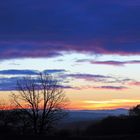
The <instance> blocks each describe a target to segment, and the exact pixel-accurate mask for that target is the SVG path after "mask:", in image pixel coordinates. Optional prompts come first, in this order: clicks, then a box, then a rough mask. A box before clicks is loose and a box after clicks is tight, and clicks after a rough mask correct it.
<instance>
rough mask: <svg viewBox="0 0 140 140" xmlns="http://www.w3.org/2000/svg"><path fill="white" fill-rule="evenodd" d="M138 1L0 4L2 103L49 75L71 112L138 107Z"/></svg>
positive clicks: (27, 0)
mask: <svg viewBox="0 0 140 140" xmlns="http://www.w3.org/2000/svg"><path fill="white" fill-rule="evenodd" d="M139 18H140V1H139V0H133V1H132V0H123V1H121V0H59V1H58V0H24V1H22V0H12V1H11V0H6V1H2V0H0V98H1V99H4V100H8V99H9V95H10V94H11V91H12V92H17V91H15V87H16V81H17V80H19V79H20V78H22V77H24V76H26V75H31V76H34V75H37V74H38V73H40V72H47V73H49V74H52V75H53V76H55V77H56V78H57V79H59V80H60V81H61V83H62V85H63V87H64V91H65V94H66V96H67V97H68V98H69V99H70V104H69V106H68V108H69V109H78V110H79V109H89V110H90V109H115V108H130V107H132V106H134V105H136V104H139V103H140V74H139V71H140V26H139V25H140V19H139Z"/></svg>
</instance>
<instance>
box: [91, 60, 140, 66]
mask: <svg viewBox="0 0 140 140" xmlns="http://www.w3.org/2000/svg"><path fill="white" fill-rule="evenodd" d="M90 63H91V64H99V65H113V66H124V65H126V64H140V61H139V60H132V61H90Z"/></svg>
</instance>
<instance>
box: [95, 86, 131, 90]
mask: <svg viewBox="0 0 140 140" xmlns="http://www.w3.org/2000/svg"><path fill="white" fill-rule="evenodd" d="M94 88H96V89H107V90H124V89H128V88H127V87H124V86H99V87H94Z"/></svg>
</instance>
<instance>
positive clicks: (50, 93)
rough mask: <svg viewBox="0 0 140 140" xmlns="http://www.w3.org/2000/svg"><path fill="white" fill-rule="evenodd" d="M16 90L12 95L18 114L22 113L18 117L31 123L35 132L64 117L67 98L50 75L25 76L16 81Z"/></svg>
mask: <svg viewBox="0 0 140 140" xmlns="http://www.w3.org/2000/svg"><path fill="white" fill-rule="evenodd" d="M17 90H18V94H15V93H14V94H13V95H12V99H13V103H14V104H15V105H16V110H18V114H20V113H21V114H22V115H19V117H21V118H22V119H23V120H25V121H27V122H28V123H26V124H28V125H29V124H30V125H31V127H32V129H33V131H34V133H35V134H38V133H40V134H41V133H43V132H44V131H47V130H49V128H50V127H51V126H52V125H53V124H54V123H56V122H57V121H58V120H60V119H61V118H62V117H64V115H65V112H64V109H65V107H66V105H67V103H68V99H67V98H66V96H65V94H64V92H63V88H62V86H60V84H59V82H58V81H57V80H56V79H54V78H53V77H52V76H51V75H48V74H40V75H39V76H38V77H37V78H36V77H25V78H23V80H20V81H17ZM19 112H20V113H19ZM23 114H24V115H23ZM23 116H24V117H23Z"/></svg>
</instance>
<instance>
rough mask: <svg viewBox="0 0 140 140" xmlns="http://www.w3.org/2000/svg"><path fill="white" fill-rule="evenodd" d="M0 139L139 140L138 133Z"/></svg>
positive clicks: (1, 138)
mask: <svg viewBox="0 0 140 140" xmlns="http://www.w3.org/2000/svg"><path fill="white" fill-rule="evenodd" d="M0 140H140V134H135V135H111V136H75V137H73V136H72V137H70V136H69V137H67V136H64V137H60V136H59V137H56V136H50V137H49V136H16V135H15V136H13V135H11V136H1V137H0Z"/></svg>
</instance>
